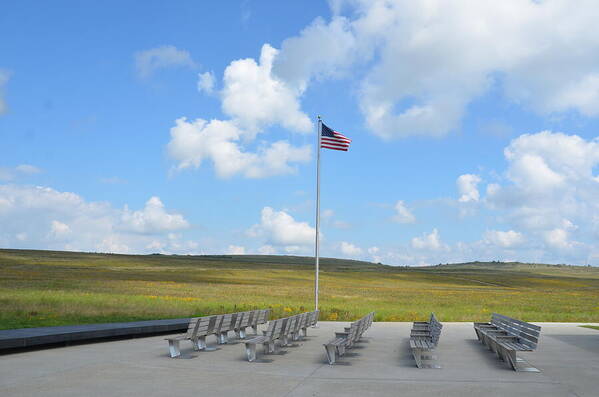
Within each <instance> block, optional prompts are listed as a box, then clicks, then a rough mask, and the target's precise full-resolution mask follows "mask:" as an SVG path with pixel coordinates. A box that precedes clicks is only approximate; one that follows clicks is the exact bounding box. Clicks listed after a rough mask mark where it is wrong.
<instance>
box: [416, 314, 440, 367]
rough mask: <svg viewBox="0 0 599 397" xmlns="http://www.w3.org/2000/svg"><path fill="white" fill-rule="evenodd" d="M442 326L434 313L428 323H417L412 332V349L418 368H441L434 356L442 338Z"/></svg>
mask: <svg viewBox="0 0 599 397" xmlns="http://www.w3.org/2000/svg"><path fill="white" fill-rule="evenodd" d="M442 328H443V324H441V323H440V322H439V321H438V320H437V317H435V314H434V313H431V317H430V319H429V320H428V321H416V322H414V324H413V326H412V330H411V331H410V349H412V355H413V356H414V360H416V365H417V366H418V368H441V366H440V365H439V364H437V363H436V360H437V356H436V355H435V354H433V352H434V350H435V349H436V348H437V344H438V343H439V337H440V336H441V329H442Z"/></svg>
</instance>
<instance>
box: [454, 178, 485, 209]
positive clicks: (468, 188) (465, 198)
mask: <svg viewBox="0 0 599 397" xmlns="http://www.w3.org/2000/svg"><path fill="white" fill-rule="evenodd" d="M480 181H481V179H480V177H479V176H478V175H474V174H464V175H460V176H459V177H458V180H457V181H456V184H457V186H458V192H459V194H460V198H459V201H460V202H462V203H467V202H469V201H478V199H479V198H480V194H479V192H478V184H479V183H480Z"/></svg>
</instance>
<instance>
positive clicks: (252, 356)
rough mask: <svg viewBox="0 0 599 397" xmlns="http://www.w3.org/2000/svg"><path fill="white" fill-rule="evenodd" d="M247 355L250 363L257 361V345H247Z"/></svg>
mask: <svg viewBox="0 0 599 397" xmlns="http://www.w3.org/2000/svg"><path fill="white" fill-rule="evenodd" d="M245 355H246V356H247V358H248V361H250V362H252V361H254V360H256V344H254V343H246V344H245Z"/></svg>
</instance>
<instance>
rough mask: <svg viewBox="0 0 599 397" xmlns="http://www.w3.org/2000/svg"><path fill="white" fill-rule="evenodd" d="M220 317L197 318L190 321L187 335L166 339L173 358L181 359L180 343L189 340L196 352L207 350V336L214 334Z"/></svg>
mask: <svg viewBox="0 0 599 397" xmlns="http://www.w3.org/2000/svg"><path fill="white" fill-rule="evenodd" d="M217 317H218V316H207V317H195V318H192V319H191V320H190V321H189V326H188V327H187V333H185V334H183V335H179V336H175V337H171V338H165V339H166V340H167V341H168V348H169V352H170V355H171V358H175V357H179V356H180V355H181V350H180V347H179V342H181V341H182V340H189V341H191V344H192V346H193V349H194V350H206V336H208V335H210V334H212V332H213V330H214V326H215V324H216V321H217Z"/></svg>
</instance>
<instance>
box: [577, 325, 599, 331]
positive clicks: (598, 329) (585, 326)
mask: <svg viewBox="0 0 599 397" xmlns="http://www.w3.org/2000/svg"><path fill="white" fill-rule="evenodd" d="M581 327H582V328H590V329H596V330H597V331H599V327H598V326H596V325H581Z"/></svg>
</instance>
